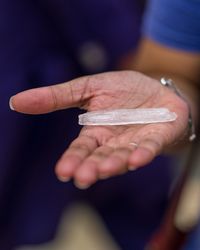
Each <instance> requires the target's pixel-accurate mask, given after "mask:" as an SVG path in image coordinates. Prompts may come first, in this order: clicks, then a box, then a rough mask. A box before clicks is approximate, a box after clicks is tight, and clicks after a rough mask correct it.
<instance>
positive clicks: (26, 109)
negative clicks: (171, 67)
mask: <svg viewBox="0 0 200 250" xmlns="http://www.w3.org/2000/svg"><path fill="white" fill-rule="evenodd" d="M11 105H12V106H13V108H14V110H16V111H18V112H22V113H28V114H42V113H47V112H52V111H55V110H59V109H66V108H70V107H80V108H83V109H85V110H87V111H94V110H102V109H104V110H105V109H119V108H150V107H157V108H158V107H166V108H168V109H169V110H170V111H173V112H175V113H176V114H177V115H178V118H177V119H176V121H174V122H168V123H157V124H148V125H131V126H130V125H129V126H84V127H83V129H82V130H81V132H80V134H79V136H78V137H77V138H76V139H75V140H74V141H73V142H72V143H71V145H70V146H69V148H68V149H67V150H66V151H65V152H64V153H63V155H62V156H61V158H60V160H59V161H58V163H57V165H56V174H57V176H58V178H59V179H61V180H64V181H67V180H69V179H71V178H74V181H75V183H76V185H77V186H78V187H80V188H86V187H88V186H90V185H91V184H93V183H95V182H96V181H97V180H98V179H101V178H102V179H103V178H107V177H109V176H114V175H118V174H122V173H125V172H126V171H128V170H133V169H136V168H138V167H141V166H144V165H146V164H148V163H149V162H151V161H152V160H153V159H154V158H155V157H156V156H157V155H158V154H159V153H161V152H163V151H164V150H165V149H167V148H170V146H172V145H173V144H174V143H177V142H178V141H179V140H181V139H182V138H183V137H184V135H185V132H186V130H187V119H188V107H187V105H186V103H185V102H184V101H183V100H182V99H181V98H179V97H178V96H177V95H176V94H174V93H173V92H172V91H171V90H169V89H168V88H166V87H164V86H162V85H161V84H160V83H159V82H158V81H157V80H154V79H152V78H149V77H147V76H145V75H143V74H140V73H138V72H134V71H118V72H109V73H103V74H98V75H93V76H85V77H81V78H78V79H75V80H73V81H70V82H67V83H63V84H58V85H54V86H50V87H43V88H38V89H32V90H27V91H24V92H21V93H19V94H17V95H15V96H13V97H12V99H11ZM131 142H134V143H137V144H138V146H135V145H134V144H130V143H131Z"/></svg>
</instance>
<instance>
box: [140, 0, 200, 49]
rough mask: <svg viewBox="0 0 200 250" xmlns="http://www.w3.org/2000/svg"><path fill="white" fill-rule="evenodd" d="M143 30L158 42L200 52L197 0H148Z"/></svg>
mask: <svg viewBox="0 0 200 250" xmlns="http://www.w3.org/2000/svg"><path fill="white" fill-rule="evenodd" d="M143 33H144V35H145V36H147V37H149V38H151V39H153V40H156V41H158V42H159V43H161V44H164V45H168V46H170V47H174V48H178V49H184V50H187V51H196V52H200V0H176V1H174V0H149V2H148V5H147V8H146V12H145V15H144V22H143Z"/></svg>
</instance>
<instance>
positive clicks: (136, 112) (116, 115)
mask: <svg viewBox="0 0 200 250" xmlns="http://www.w3.org/2000/svg"><path fill="white" fill-rule="evenodd" d="M176 118H177V115H176V113H174V112H170V111H169V110H168V109H166V108H138V109H115V110H101V111H92V112H87V113H84V114H81V115H79V124H80V125H129V124H148V123H158V122H171V121H174V120H176Z"/></svg>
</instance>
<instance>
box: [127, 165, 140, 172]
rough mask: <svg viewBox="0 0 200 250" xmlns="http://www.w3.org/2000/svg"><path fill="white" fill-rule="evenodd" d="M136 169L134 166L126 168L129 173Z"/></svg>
mask: <svg viewBox="0 0 200 250" xmlns="http://www.w3.org/2000/svg"><path fill="white" fill-rule="evenodd" d="M137 169H138V168H137V167H135V166H129V167H128V170H129V171H135V170H137Z"/></svg>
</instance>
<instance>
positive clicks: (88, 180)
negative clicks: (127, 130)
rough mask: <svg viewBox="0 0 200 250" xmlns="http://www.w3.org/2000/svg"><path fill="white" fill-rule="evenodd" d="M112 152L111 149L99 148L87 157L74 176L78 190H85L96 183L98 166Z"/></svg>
mask: <svg viewBox="0 0 200 250" xmlns="http://www.w3.org/2000/svg"><path fill="white" fill-rule="evenodd" d="M112 151H113V149H112V148H110V147H107V146H101V147H99V148H97V149H96V150H95V151H94V152H93V153H92V154H91V155H90V156H89V157H87V158H86V159H85V161H84V162H83V163H82V165H81V166H80V167H79V168H78V169H77V171H76V173H75V175H74V179H75V184H76V186H77V187H79V188H87V187H89V186H90V185H91V184H93V183H94V182H96V181H97V179H98V177H99V175H98V166H99V165H100V164H101V162H102V161H103V160H104V159H105V158H107V157H108V156H109V155H110V154H111V152H112Z"/></svg>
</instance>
